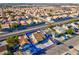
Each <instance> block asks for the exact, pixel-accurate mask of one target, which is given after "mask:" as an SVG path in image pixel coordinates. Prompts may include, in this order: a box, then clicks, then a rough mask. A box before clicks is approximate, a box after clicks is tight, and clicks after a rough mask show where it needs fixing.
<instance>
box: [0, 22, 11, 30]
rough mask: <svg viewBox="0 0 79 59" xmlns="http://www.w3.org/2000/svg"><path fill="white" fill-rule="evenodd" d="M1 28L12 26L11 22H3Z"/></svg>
mask: <svg viewBox="0 0 79 59" xmlns="http://www.w3.org/2000/svg"><path fill="white" fill-rule="evenodd" d="M1 28H2V29H5V28H10V24H8V23H5V24H1Z"/></svg>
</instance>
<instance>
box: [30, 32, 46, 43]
mask: <svg viewBox="0 0 79 59" xmlns="http://www.w3.org/2000/svg"><path fill="white" fill-rule="evenodd" d="M30 38H31V39H32V41H33V42H34V43H37V42H39V41H42V40H43V39H44V38H45V35H44V34H42V33H41V32H34V33H32V35H31V36H30Z"/></svg>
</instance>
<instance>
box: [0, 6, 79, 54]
mask: <svg viewBox="0 0 79 59" xmlns="http://www.w3.org/2000/svg"><path fill="white" fill-rule="evenodd" d="M78 10H79V8H78V7H54V6H53V7H51V6H48V7H28V8H25V7H24V8H16V7H12V8H9V7H8V8H0V32H14V31H18V30H24V29H27V28H28V27H33V26H37V27H38V25H40V26H42V25H45V24H46V25H48V24H50V23H52V24H53V23H54V22H62V21H66V20H72V19H73V18H77V17H79V11H78ZM78 34H79V21H78V22H72V23H68V24H62V25H57V26H51V27H47V28H42V29H38V30H33V31H30V32H26V33H23V34H22V35H20V34H19V35H16V36H10V37H8V38H6V40H5V41H0V54H13V55H22V54H24V55H29V54H43V53H45V50H47V49H48V48H49V47H50V46H53V45H59V44H61V43H63V41H66V40H69V39H70V38H73V37H75V36H76V35H78Z"/></svg>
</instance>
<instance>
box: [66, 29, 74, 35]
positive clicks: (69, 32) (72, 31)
mask: <svg viewBox="0 0 79 59" xmlns="http://www.w3.org/2000/svg"><path fill="white" fill-rule="evenodd" d="M66 32H67V33H68V34H73V33H74V30H73V29H71V28H70V29H68V30H66Z"/></svg>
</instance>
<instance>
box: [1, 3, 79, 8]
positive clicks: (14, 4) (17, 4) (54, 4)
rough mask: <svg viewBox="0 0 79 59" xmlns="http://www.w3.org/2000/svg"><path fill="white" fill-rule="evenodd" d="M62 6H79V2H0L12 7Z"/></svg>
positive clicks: (3, 5)
mask: <svg viewBox="0 0 79 59" xmlns="http://www.w3.org/2000/svg"><path fill="white" fill-rule="evenodd" d="M20 5H25V6H27V5H28V6H61V5H73V6H79V4H74V3H0V7H11V6H20Z"/></svg>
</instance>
